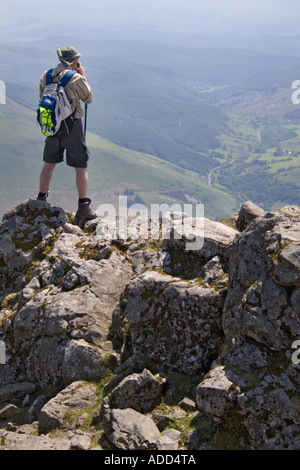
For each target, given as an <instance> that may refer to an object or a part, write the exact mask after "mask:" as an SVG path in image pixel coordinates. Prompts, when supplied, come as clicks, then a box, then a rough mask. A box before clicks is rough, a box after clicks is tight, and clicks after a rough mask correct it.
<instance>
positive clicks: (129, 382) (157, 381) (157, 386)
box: [109, 369, 166, 413]
mask: <svg viewBox="0 0 300 470" xmlns="http://www.w3.org/2000/svg"><path fill="white" fill-rule="evenodd" d="M165 383H166V379H164V378H162V377H159V376H156V377H155V376H153V375H152V374H151V372H150V371H149V370H147V369H144V371H143V372H142V373H141V374H131V375H129V376H128V377H126V378H124V379H123V380H122V381H121V382H120V383H119V385H118V386H117V387H116V388H114V390H113V391H112V392H111V395H110V399H109V405H110V407H111V408H120V409H124V408H132V409H134V410H136V411H139V412H140V413H147V412H149V411H151V410H152V409H153V408H154V407H155V405H156V404H158V403H159V401H160V398H161V394H162V390H163V386H164V385H165Z"/></svg>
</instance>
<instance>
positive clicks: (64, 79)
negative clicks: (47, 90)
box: [60, 70, 76, 87]
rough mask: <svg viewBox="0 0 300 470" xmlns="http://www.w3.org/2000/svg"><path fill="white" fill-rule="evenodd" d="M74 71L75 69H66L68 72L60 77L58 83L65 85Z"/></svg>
mask: <svg viewBox="0 0 300 470" xmlns="http://www.w3.org/2000/svg"><path fill="white" fill-rule="evenodd" d="M74 73H76V72H75V70H68V72H67V73H66V74H65V75H64V76H63V78H62V79H61V81H60V84H61V85H62V86H63V87H65V86H66V84H67V83H68V81H69V80H70V78H71V77H73V75H74Z"/></svg>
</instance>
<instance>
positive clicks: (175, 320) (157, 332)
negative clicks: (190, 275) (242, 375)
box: [113, 271, 225, 376]
mask: <svg viewBox="0 0 300 470" xmlns="http://www.w3.org/2000/svg"><path fill="white" fill-rule="evenodd" d="M223 277H224V273H223V272H222V279H223ZM214 281H215V282H213V283H211V285H202V279H201V280H200V281H195V282H189V281H181V280H180V279H179V278H177V279H176V278H173V277H171V276H168V275H166V274H160V273H158V272H156V271H148V272H146V273H144V274H142V275H141V276H139V277H136V278H134V279H133V280H132V281H131V282H130V283H129V284H128V285H127V286H126V289H125V291H124V294H123V297H122V299H123V300H122V302H121V303H120V307H119V308H118V309H116V310H115V312H114V317H113V326H115V329H117V328H118V326H119V325H121V326H122V319H123V322H125V324H126V322H128V328H127V332H126V334H127V335H129V340H130V347H131V348H132V355H133V358H135V359H136V360H137V361H140V360H151V361H153V362H154V363H155V364H156V365H157V366H158V367H159V368H162V369H165V370H177V371H181V372H183V373H186V374H188V375H192V376H195V375H196V376H197V375H198V374H201V373H202V372H203V371H205V370H206V369H207V368H208V367H209V365H210V364H211V361H212V359H213V358H216V357H217V356H218V353H219V348H220V345H221V341H222V328H221V321H222V308H223V303H224V294H225V290H224V288H223V284H221V285H220V286H219V287H218V286H217V282H216V280H214ZM122 328H123V330H122ZM119 331H120V335H121V334H122V331H124V325H123V327H121V328H119ZM127 339H128V336H125V341H127Z"/></svg>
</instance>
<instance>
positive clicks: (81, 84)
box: [39, 63, 93, 119]
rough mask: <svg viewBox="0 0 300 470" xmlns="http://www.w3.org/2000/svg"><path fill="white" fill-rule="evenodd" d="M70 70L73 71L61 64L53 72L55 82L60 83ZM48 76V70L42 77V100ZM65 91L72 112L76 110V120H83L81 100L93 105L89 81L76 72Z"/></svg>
mask: <svg viewBox="0 0 300 470" xmlns="http://www.w3.org/2000/svg"><path fill="white" fill-rule="evenodd" d="M68 70H71V68H70V67H66V66H65V65H63V64H61V63H59V64H58V65H57V67H55V68H54V69H53V71H52V78H53V82H59V81H60V80H61V79H62V78H63V76H64V75H65V74H66V73H67V72H68ZM46 74H47V70H45V72H44V73H43V74H42V77H41V81H40V90H39V91H40V98H41V97H42V95H43V91H44V89H45V86H46ZM65 90H66V93H67V96H68V99H69V101H70V105H71V107H72V112H74V111H75V110H76V112H75V114H74V118H75V119H79V118H82V117H83V116H84V110H83V108H82V106H81V104H80V100H81V101H83V103H85V104H88V103H91V102H92V100H93V92H92V90H91V87H90V86H89V84H88V82H87V80H86V79H85V78H83V77H82V75H80V73H78V72H76V73H75V74H74V75H73V77H71V79H70V81H69V82H68V83H67V84H66V86H65Z"/></svg>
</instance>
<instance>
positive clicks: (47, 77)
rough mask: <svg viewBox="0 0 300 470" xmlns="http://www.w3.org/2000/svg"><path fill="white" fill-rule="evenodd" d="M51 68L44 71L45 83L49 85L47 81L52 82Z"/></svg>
mask: <svg viewBox="0 0 300 470" xmlns="http://www.w3.org/2000/svg"><path fill="white" fill-rule="evenodd" d="M52 70H53V69H50V70H48V72H47V73H46V85H49V83H51V82H52Z"/></svg>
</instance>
